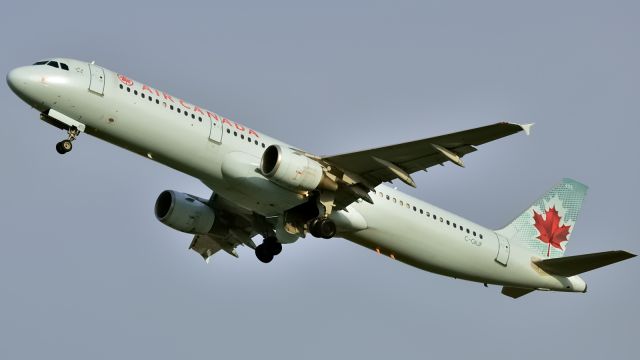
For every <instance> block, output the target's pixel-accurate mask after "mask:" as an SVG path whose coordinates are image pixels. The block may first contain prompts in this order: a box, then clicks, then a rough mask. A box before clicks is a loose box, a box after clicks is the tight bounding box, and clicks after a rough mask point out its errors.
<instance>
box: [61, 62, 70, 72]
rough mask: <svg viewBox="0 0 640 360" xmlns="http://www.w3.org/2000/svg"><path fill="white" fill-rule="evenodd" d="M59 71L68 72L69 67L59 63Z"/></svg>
mask: <svg viewBox="0 0 640 360" xmlns="http://www.w3.org/2000/svg"><path fill="white" fill-rule="evenodd" d="M60 69H62V70H67V71H69V67H68V66H67V64H64V63H60Z"/></svg>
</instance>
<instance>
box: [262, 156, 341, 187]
mask: <svg viewBox="0 0 640 360" xmlns="http://www.w3.org/2000/svg"><path fill="white" fill-rule="evenodd" d="M260 171H261V172H262V175H264V176H265V177H267V178H269V179H270V180H271V181H273V182H275V183H276V184H278V185H281V186H284V187H286V188H289V189H292V190H297V191H309V190H314V189H317V188H318V186H319V185H320V184H321V182H322V183H326V182H327V180H326V177H325V175H324V171H323V169H322V166H321V165H320V164H319V163H318V162H316V161H315V160H312V159H310V158H308V157H306V156H304V155H302V154H298V153H296V152H295V151H294V150H291V149H289V148H283V147H280V146H279V145H271V146H269V147H268V148H267V149H266V150H265V151H264V154H262V161H261V162H260ZM323 180H325V181H323ZM336 187H337V186H336Z"/></svg>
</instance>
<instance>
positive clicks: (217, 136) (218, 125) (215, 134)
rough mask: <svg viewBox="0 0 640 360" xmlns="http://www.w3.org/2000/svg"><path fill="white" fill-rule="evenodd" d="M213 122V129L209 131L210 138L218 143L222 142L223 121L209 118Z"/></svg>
mask: <svg viewBox="0 0 640 360" xmlns="http://www.w3.org/2000/svg"><path fill="white" fill-rule="evenodd" d="M209 122H211V130H210V131H209V140H212V141H214V142H216V143H218V144H220V143H221V142H222V130H223V129H222V121H220V120H218V119H212V118H209Z"/></svg>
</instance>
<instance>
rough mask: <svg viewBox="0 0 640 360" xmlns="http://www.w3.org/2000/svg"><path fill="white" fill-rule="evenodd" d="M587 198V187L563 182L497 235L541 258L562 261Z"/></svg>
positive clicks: (575, 182)
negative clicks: (559, 259) (560, 258)
mask: <svg viewBox="0 0 640 360" xmlns="http://www.w3.org/2000/svg"><path fill="white" fill-rule="evenodd" d="M586 195H587V186H586V185H584V184H581V183H579V182H577V181H575V180H572V179H563V180H562V181H561V182H560V183H559V184H557V185H556V186H554V187H553V188H552V189H551V190H549V191H548V192H547V193H546V194H545V195H544V196H543V197H541V198H540V199H538V200H537V201H536V202H534V203H533V204H532V205H531V206H530V207H529V208H528V209H527V210H525V211H524V212H523V213H522V214H521V215H520V216H518V217H517V218H515V220H513V221H512V222H511V223H510V224H509V225H507V226H506V227H504V228H503V229H500V230H498V231H497V233H498V234H499V235H501V236H504V237H506V238H507V239H509V241H510V242H517V243H520V245H522V246H524V247H525V248H528V249H530V250H531V252H532V253H533V254H535V255H536V256H539V257H541V258H557V257H561V256H563V255H564V251H565V249H566V246H567V243H568V242H569V238H570V237H571V234H572V233H573V229H574V226H575V224H576V220H577V219H578V213H580V208H581V207H582V201H583V200H584V197H585V196H586Z"/></svg>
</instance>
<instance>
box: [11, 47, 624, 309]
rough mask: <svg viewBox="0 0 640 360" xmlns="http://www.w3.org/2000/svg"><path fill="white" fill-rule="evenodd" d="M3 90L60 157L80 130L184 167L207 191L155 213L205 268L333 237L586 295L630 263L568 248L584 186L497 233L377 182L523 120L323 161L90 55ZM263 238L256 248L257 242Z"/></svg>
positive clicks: (556, 192) (471, 147)
mask: <svg viewBox="0 0 640 360" xmlns="http://www.w3.org/2000/svg"><path fill="white" fill-rule="evenodd" d="M7 83H8V85H9V87H10V88H11V90H12V91H13V92H14V93H15V94H16V95H17V96H18V97H19V98H20V99H22V100H23V101H24V102H26V103H27V104H28V105H30V106H31V107H32V108H34V109H36V110H37V111H38V112H39V113H40V119H42V120H43V121H45V122H47V123H49V124H51V125H53V126H56V127H58V128H59V129H61V130H63V131H66V134H67V136H66V138H65V139H63V140H62V141H60V142H58V143H57V144H56V151H57V152H58V153H60V154H66V153H68V152H69V151H71V149H72V148H73V142H74V141H75V140H76V139H77V138H78V136H79V135H80V134H81V133H87V134H89V135H93V136H95V137H97V138H99V139H102V140H104V141H107V142H109V143H112V144H114V145H117V146H120V147H122V148H124V149H127V150H129V151H132V152H134V153H136V154H139V155H141V156H144V157H146V158H148V159H151V160H153V161H156V162H159V163H161V164H164V165H166V166H169V167H171V168H173V169H175V170H178V171H180V172H183V173H185V174H188V175H191V176H193V177H195V178H197V179H199V180H200V181H202V182H203V183H204V184H205V185H206V186H207V187H209V188H210V189H211V190H212V195H211V196H210V197H209V198H201V197H198V196H194V195H191V194H186V193H182V192H178V191H174V190H166V191H163V192H162V193H161V194H160V195H159V196H158V198H157V201H156V203H155V207H154V211H155V216H156V217H157V219H158V220H159V221H160V222H162V223H163V224H165V225H167V226H169V227H171V228H173V229H175V230H178V231H181V232H183V233H188V234H191V235H193V240H192V241H191V245H190V246H189V248H190V249H191V250H193V251H195V252H197V253H198V254H200V256H202V257H203V258H204V259H205V260H206V261H207V262H208V261H209V259H210V258H211V256H213V255H214V254H215V253H217V252H219V251H222V252H226V253H228V254H230V255H233V256H235V257H238V252H237V247H238V246H240V245H243V246H248V247H250V248H251V249H253V251H254V252H255V255H256V257H257V258H258V260H260V261H261V262H263V263H269V262H271V261H272V260H273V259H274V257H275V256H277V255H279V254H280V253H281V251H282V245H283V244H291V243H294V242H295V241H297V240H298V239H300V238H305V237H306V236H307V235H312V236H313V237H316V238H325V239H330V238H333V237H336V236H337V237H342V238H345V239H347V240H350V241H352V242H354V243H356V244H359V245H362V246H364V247H366V248H369V249H371V250H373V251H375V252H376V253H378V254H381V255H385V256H388V257H389V258H391V259H394V260H397V261H400V262H403V263H405V264H408V265H411V266H414V267H416V268H419V269H423V270H426V271H429V272H433V273H436V274H440V275H444V276H449V277H453V278H458V279H465V280H469V281H473V282H478V283H482V284H484V285H485V286H487V285H488V284H494V285H499V286H502V293H503V294H505V295H507V296H509V297H512V298H518V297H521V296H524V295H526V294H529V293H531V292H532V291H535V290H543V291H560V292H578V293H584V292H586V291H587V284H586V283H585V281H584V280H583V279H582V278H580V276H579V274H582V273H584V272H587V271H590V270H593V269H596V268H599V267H602V266H606V265H610V264H613V263H615V262H618V261H622V260H626V259H629V258H632V257H634V256H635V255H634V254H631V253H629V252H626V251H622V250H617V251H605V252H600V253H592V254H585V255H576V256H564V252H565V249H566V245H567V243H568V241H569V238H570V237H571V234H572V233H573V230H574V226H575V223H576V220H577V217H578V213H579V212H580V208H581V206H582V201H583V199H584V197H585V195H586V192H587V187H586V186H585V185H583V184H581V183H580V182H578V181H575V180H572V179H563V180H561V181H560V182H559V183H558V184H556V185H555V186H554V187H553V188H551V189H550V190H549V191H548V192H547V193H546V194H544V195H543V196H541V197H540V198H539V199H538V200H536V201H535V202H533V203H532V204H531V205H530V206H529V207H527V208H526V209H525V210H524V211H523V212H522V213H521V214H520V215H518V216H517V217H516V218H515V219H514V220H513V221H512V222H510V223H509V224H507V225H506V226H505V227H504V228H502V229H497V230H492V229H489V228H486V227H484V226H481V225H479V224H476V223H474V222H472V221H469V220H467V219H464V218H462V217H460V216H458V215H456V214H453V213H450V212H448V211H445V210H443V209H440V208H438V207H436V206H433V205H431V204H428V203H426V202H424V201H422V200H419V199H417V198H414V197H412V196H409V195H407V194H404V193H402V192H401V191H398V190H397V189H396V188H394V187H391V186H388V185H386V183H391V182H392V181H394V180H400V181H402V182H404V183H406V184H407V185H409V186H412V187H416V183H415V181H414V180H413V178H412V177H411V174H413V173H415V172H418V171H426V170H427V169H428V168H430V167H432V166H436V165H444V164H445V163H449V162H450V163H453V164H455V165H458V166H461V167H464V163H463V161H462V157H463V156H465V155H467V154H469V153H472V152H474V151H476V150H477V147H478V146H480V145H482V144H485V143H488V142H491V141H494V140H497V139H500V138H502V137H505V136H509V135H513V134H516V133H519V132H524V133H526V134H527V135H529V132H530V130H531V126H532V124H527V125H519V124H513V123H506V122H501V123H496V124H492V125H487V126H482V127H478V128H475V129H470V130H464V131H459V132H454V133H450V134H446V135H441V136H435V137H430V138H425V139H421V140H416V141H411V142H406V143H402V144H395V145H390V146H383V147H377V148H372V149H368V150H363V151H355V152H351V153H345V154H339V155H330V156H318V155H314V154H311V153H308V152H306V151H304V150H302V149H300V148H297V147H294V146H291V145H289V144H286V143H284V142H281V141H279V140H277V139H274V138H272V137H269V136H268V135H266V134H264V133H262V132H259V131H257V130H254V129H252V128H250V127H248V126H246V125H243V124H240V123H238V122H235V121H232V120H230V119H228V118H226V117H224V116H222V115H219V114H217V113H215V112H213V111H210V110H207V109H205V108H202V107H200V106H198V105H195V104H193V103H189V102H187V101H186V100H184V99H181V98H178V97H176V96H173V95H170V94H168V93H165V92H163V91H160V90H158V89H156V88H154V87H151V86H149V85H147V84H144V83H141V82H139V81H136V80H133V79H131V78H129V77H128V76H126V75H124V74H120V73H116V72H113V71H110V70H108V69H106V68H104V67H102V66H99V65H97V64H96V63H95V62H84V61H79V60H74V59H69V58H51V59H47V60H42V61H38V62H36V63H34V64H33V65H30V66H22V67H18V68H15V69H13V70H11V71H10V72H9V73H8V74H7ZM258 235H260V236H262V238H263V241H262V243H261V244H259V245H256V243H255V242H254V241H253V238H254V237H256V236H258Z"/></svg>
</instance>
